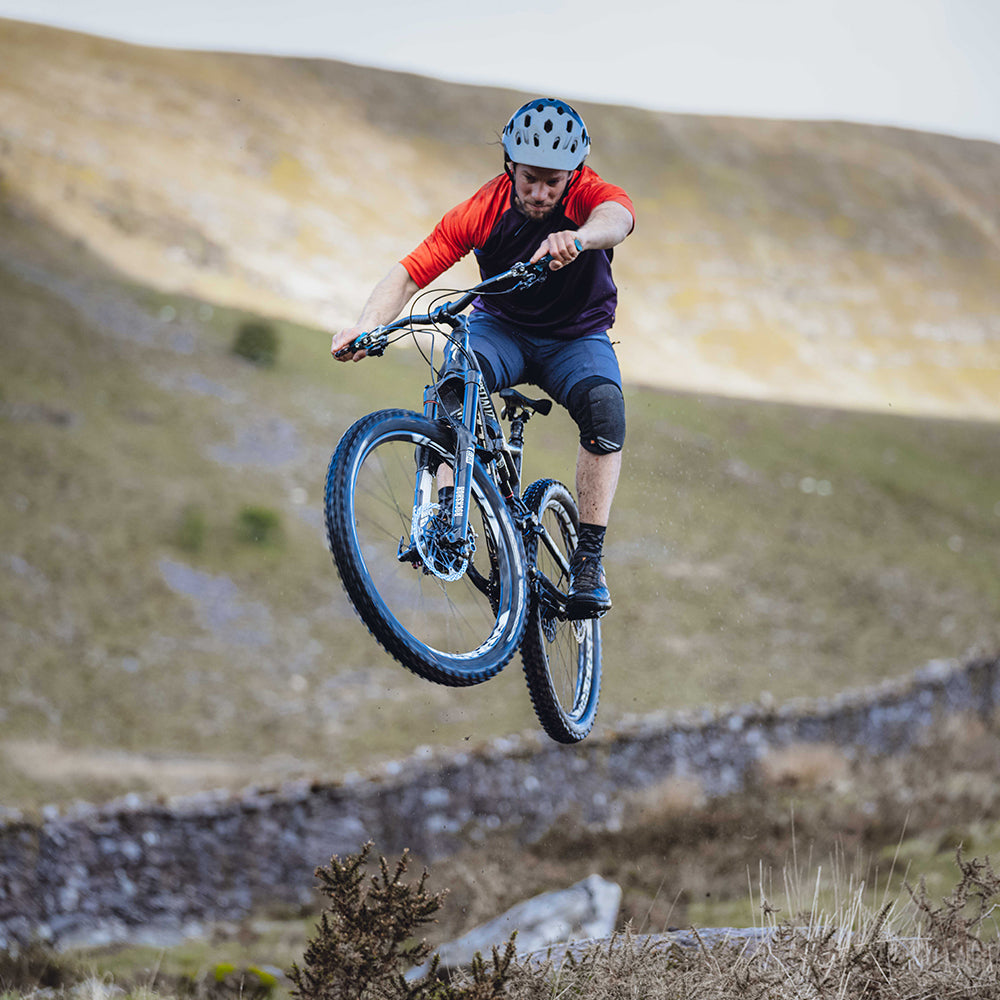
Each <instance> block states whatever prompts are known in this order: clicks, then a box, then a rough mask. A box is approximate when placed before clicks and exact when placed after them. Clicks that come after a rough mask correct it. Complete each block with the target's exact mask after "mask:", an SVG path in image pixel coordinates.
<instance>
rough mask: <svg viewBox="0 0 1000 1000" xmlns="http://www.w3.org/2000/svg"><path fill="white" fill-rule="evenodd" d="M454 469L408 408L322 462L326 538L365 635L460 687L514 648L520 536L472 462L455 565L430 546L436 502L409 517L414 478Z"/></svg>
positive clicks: (520, 596)
mask: <svg viewBox="0 0 1000 1000" xmlns="http://www.w3.org/2000/svg"><path fill="white" fill-rule="evenodd" d="M454 462H455V456H454V436H453V433H452V431H451V430H450V428H448V427H446V426H445V425H442V424H438V423H435V422H433V421H430V420H427V419H426V418H425V417H423V416H421V415H419V414H417V413H413V412H410V411H408V410H381V411H379V412H377V413H372V414H369V415H368V416H367V417H362V418H361V419H360V420H359V421H357V423H355V424H354V425H353V426H352V427H351V428H350V429H349V430H348V431H347V433H346V434H345V435H344V437H343V438H342V440H341V442H340V444H339V445H338V447H337V450H336V452H335V453H334V455H333V458H332V459H331V460H330V468H329V471H328V473H327V478H326V530H327V539H328V541H329V543H330V549H331V551H332V553H333V558H334V561H335V562H336V564H337V570H338V571H339V573H340V578H341V580H342V581H343V584H344V588H345V590H346V591H347V593H348V596H349V597H350V599H351V601H352V602H353V604H354V607H355V609H356V610H357V612H358V614H359V615H360V616H361V619H362V620H363V621H364V623H365V624H366V625H367V626H368V628H369V630H370V631H371V633H372V635H373V636H374V637H375V638H376V639H377V640H378V642H379V643H380V644H381V645H382V646H383V647H384V648H385V649H386V650H387V651H388V652H389V653H391V654H392V655H393V656H394V657H395V658H396V659H397V660H398V661H399V662H400V663H401V664H402V665H403V666H404V667H407V668H409V669H410V670H412V671H413V672H414V673H416V674H419V675H420V676H421V677H424V678H426V679H427V680H430V681H434V682H435V683H438V684H447V685H450V686H452V687H459V686H466V685H469V684H478V683H480V682H482V681H485V680H488V679H489V678H490V677H492V676H494V674H496V673H497V672H498V671H499V670H501V669H502V668H503V667H504V666H505V665H506V664H507V663H508V661H509V660H510V659H511V657H512V656H513V655H514V653H515V652H516V651H517V648H518V646H519V645H520V641H521V636H522V634H523V630H524V622H525V618H526V613H527V606H528V596H527V589H528V588H527V573H526V571H525V567H526V563H525V556H524V549H523V546H522V543H521V537H520V533H519V531H518V529H517V527H516V526H515V525H514V522H513V521H512V519H511V517H510V513H509V512H508V510H507V506H506V504H505V503H504V501H503V498H502V497H501V496H500V493H499V491H498V490H497V488H496V486H495V485H494V483H493V480H492V479H491V478H490V476H489V474H488V473H487V471H486V469H485V468H484V467H483V466H482V465H481V464H480V463H479V462H478V461H477V462H476V463H475V466H474V472H473V483H472V496H471V501H470V505H469V506H470V509H469V534H468V536H467V542H468V544H467V545H466V546H465V547H464V549H463V554H462V557H461V558H460V559H453V560H451V561H448V560H447V559H446V558H445V557H446V556H448V555H449V553H448V552H447V551H446V550H445V549H442V548H438V547H436V546H435V536H434V533H433V522H434V518H433V514H434V512H435V511H436V507H437V505H436V504H431V505H429V506H427V507H425V508H421V509H420V510H418V511H416V513H415V511H414V496H415V485H416V482H417V479H418V477H424V479H425V480H426V481H427V482H428V483H430V482H431V480H432V477H433V473H434V472H435V470H437V469H438V467H439V466H441V465H449V466H452V467H454ZM428 488H429V489H430V487H428Z"/></svg>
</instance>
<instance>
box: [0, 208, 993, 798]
mask: <svg viewBox="0 0 1000 1000" xmlns="http://www.w3.org/2000/svg"><path fill="white" fill-rule="evenodd" d="M248 315H249V316H250V318H252V314H245V313H240V312H236V311H233V310H229V309H226V308H224V307H221V306H219V305H217V304H212V303H208V302H204V301H200V300H196V299H190V298H185V297H180V296H165V295H163V294H161V293H157V292H153V291H151V290H149V289H146V288H144V287H143V286H141V285H136V284H133V283H130V282H128V281H126V280H125V279H124V278H123V277H122V276H121V275H120V274H117V273H115V272H114V271H110V270H109V269H108V268H107V267H106V265H105V264H103V263H102V262H101V261H99V260H97V259H96V258H94V257H92V256H91V255H89V254H88V253H87V251H86V250H84V249H82V248H81V246H80V245H79V243H78V242H75V241H73V240H71V239H68V238H66V237H65V236H64V235H63V234H61V233H59V232H58V231H57V230H55V229H52V228H50V227H48V226H46V225H44V224H43V223H41V222H40V221H39V220H37V219H35V218H32V217H30V216H26V215H24V214H23V212H21V211H19V210H15V209H14V208H12V207H11V206H9V205H8V206H6V207H0V328H2V329H3V331H4V334H3V335H4V366H3V373H2V377H0V432H2V433H0V466H2V467H3V469H4V476H3V477H2V479H0V507H2V509H3V511H4V516H3V518H0V607H2V608H3V616H2V618H0V643H2V669H0V721H2V723H3V729H2V736H0V754H2V757H3V761H4V766H3V767H0V803H2V804H3V805H6V806H14V805H31V804H32V803H36V804H37V803H38V802H45V801H52V800H70V799H74V798H77V797H81V796H82V797H85V798H97V799H101V798H105V797H108V796H111V795H115V794H121V793H122V792H124V791H128V790H137V791H146V792H150V793H157V794H165V795H169V794H173V793H177V792H184V791H191V790H193V789H197V788H201V787H205V786H206V785H208V786H212V787H215V786H228V787H241V786H242V785H245V784H247V783H251V782H254V783H273V782H276V781H281V780H283V779H286V778H292V777H313V776H316V777H322V778H323V779H336V778H339V777H343V776H344V775H346V774H348V773H350V772H351V771H354V770H364V769H367V768H368V767H370V766H372V765H373V764H376V763H377V762H379V761H385V760H392V759H394V758H398V757H399V756H401V755H405V754H409V753H412V752H413V751H414V750H415V749H416V748H418V747H420V746H422V745H426V744H430V745H444V746H451V747H456V746H458V747H463V746H477V745H479V744H480V743H482V741H484V740H487V739H489V738H491V737H494V736H502V735H505V734H509V733H512V732H514V733H516V732H520V731H523V730H532V731H536V730H537V726H536V723H535V721H534V718H533V715H532V713H531V708H530V704H529V701H528V696H527V692H526V690H525V687H524V683H523V681H522V679H521V677H520V671H519V667H518V666H517V664H516V663H514V664H511V666H510V667H508V668H507V670H505V671H504V673H503V674H501V675H500V677H498V678H497V679H495V680H493V681H490V682H489V683H488V684H486V685H483V686H480V687H476V688H472V689H467V690H453V689H445V688H439V687H435V686H434V685H431V684H428V683H426V682H424V681H421V680H419V679H417V678H415V677H413V676H411V675H409V674H407V673H406V672H405V671H403V670H402V669H401V668H399V667H398V666H397V665H395V664H394V663H393V662H392V661H390V660H388V659H387V658H386V657H385V656H383V655H382V654H381V653H380V651H379V649H378V648H377V647H376V646H375V644H374V643H373V642H372V640H371V639H370V637H369V636H368V634H367V632H366V631H365V630H364V629H363V628H362V627H361V625H360V623H359V622H358V621H357V620H356V619H355V618H354V616H353V614H352V613H351V610H350V608H349V607H348V605H347V603H346V601H345V600H344V598H343V596H342V593H341V589H340V585H339V582H338V581H337V578H336V575H335V573H334V571H333V568H332V566H331V564H330V558H329V555H328V554H327V551H326V546H325V541H324V539H323V536H322V529H321V517H322V515H321V497H322V484H323V476H324V472H325V468H326V463H327V461H328V459H329V455H330V452H331V451H332V449H333V447H334V445H335V443H336V441H337V439H338V438H339V436H340V434H341V433H342V432H343V430H344V429H345V428H346V427H347V426H348V424H349V423H350V422H351V421H352V420H354V419H355V418H356V417H357V416H358V415H359V414H361V413H363V412H365V411H366V410H368V409H371V408H374V407H378V406H384V405H392V404H398V403H400V402H403V403H404V404H406V403H407V402H412V404H416V403H417V402H418V400H419V394H420V390H421V386H422V385H423V384H424V373H423V370H422V369H421V367H420V364H419V363H418V361H417V359H416V358H415V357H413V356H412V355H411V352H406V351H400V352H397V353H395V354H389V355H387V356H386V357H385V358H384V359H381V360H379V361H372V362H368V363H366V365H370V366H371V367H365V368H361V367H359V366H335V365H333V363H332V362H330V361H329V360H324V353H325V350H326V337H325V335H324V334H323V332H322V331H317V330H314V329H312V328H309V327H303V326H297V325H294V324H291V323H281V324H279V325H278V330H279V333H280V336H281V338H282V340H281V351H280V353H279V357H278V363H277V365H276V367H275V368H273V369H262V368H258V367H255V366H253V365H251V364H249V363H248V362H246V361H244V360H243V359H241V358H239V357H235V356H233V355H232V354H231V353H230V345H231V344H232V341H233V339H234V334H235V331H236V329H237V327H238V326H239V324H240V323H241V322H242V321H243V320H244V319H245V318H247V317H248ZM365 372H370V373H371V374H370V376H366V375H365V374H364V373H365ZM628 406H629V412H630V419H631V421H632V431H631V434H632V438H631V440H632V444H631V445H630V449H629V452H628V464H627V473H626V475H625V477H624V478H623V483H622V486H621V488H620V493H619V498H618V501H617V503H616V511H615V522H614V530H613V533H612V537H611V539H610V540H609V545H608V559H607V563H608V571H609V575H610V579H611V581H612V586H613V588H614V592H615V600H616V608H615V611H614V612H613V613H612V615H610V616H609V618H608V619H607V620H606V622H605V625H604V639H605V675H604V684H603V695H602V708H601V712H600V715H599V723H598V729H597V732H598V733H600V732H604V733H608V732H612V731H613V730H614V727H615V726H616V724H617V723H618V722H619V720H622V719H623V718H624V717H626V716H628V715H634V714H643V713H647V712H651V711H671V710H675V709H678V708H684V707H694V706H702V705H706V704H713V703H714V704H720V703H733V702H741V701H750V700H755V699H758V698H761V697H765V698H771V699H777V700H784V699H787V698H791V697H795V696H799V695H802V696H811V695H833V694H836V693H837V692H839V691H841V690H843V689H844V688H846V687H851V686H854V685H859V684H868V683H871V682H872V681H874V680H878V679H880V678H883V677H890V676H900V675H902V674H906V673H909V672H910V671H911V670H913V669H914V668H915V667H918V666H920V665H922V664H923V663H925V662H926V661H927V660H929V659H931V658H935V657H951V656H956V655H961V654H962V653H963V652H964V651H965V650H966V649H968V648H969V647H970V646H972V645H973V644H975V643H982V644H983V645H986V646H989V648H993V649H995V648H996V643H997V640H998V636H997V634H996V625H995V611H996V608H997V606H998V604H1000V580H998V578H997V573H996V566H997V559H998V556H1000V551H998V540H997V539H998V532H997V523H998V518H1000V503H998V501H1000V462H998V458H997V450H996V447H995V437H996V427H995V425H994V424H985V423H971V422H961V421H941V420H933V419H929V418H919V419H918V418H910V417H899V416H888V415H871V414H864V413H850V412H843V411H834V410H823V409H805V408H801V407H795V406H788V405H786V404H777V403H761V402H740V401H735V400H726V399H722V398H718V397H707V396H692V395H685V394H678V393H667V392H664V391H662V390H651V389H643V388H640V387H631V388H629V391H628ZM567 424H568V418H566V417H565V416H564V415H561V414H560V415H553V416H551V417H548V418H546V419H545V420H544V421H534V422H533V423H532V424H531V426H530V427H529V440H528V453H527V461H528V466H527V472H526V475H527V478H528V479H532V478H535V477H537V476H539V475H541V474H547V475H556V476H558V477H559V478H562V479H563V480H565V481H572V460H573V455H572V453H571V452H572V450H571V449H567V448H566V438H567V436H568V434H569V431H570V428H569V427H568V426H567ZM248 508H249V509H250V510H251V512H254V511H256V512H263V515H262V516H263V519H264V520H265V521H266V520H268V519H273V520H274V521H275V522H276V524H277V530H276V531H275V532H274V533H273V535H272V537H268V538H265V539H264V540H263V541H262V542H258V541H254V538H253V536H252V535H251V534H249V533H248V530H247V521H246V518H247V516H248V514H247V509H248ZM250 516H258V515H254V514H252V513H251V515H250Z"/></svg>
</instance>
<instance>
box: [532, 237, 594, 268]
mask: <svg viewBox="0 0 1000 1000" xmlns="http://www.w3.org/2000/svg"><path fill="white" fill-rule="evenodd" d="M573 243H574V244H575V245H576V248H577V250H579V251H580V253H583V244H582V243H581V242H580V241H579V240H578V239H577V238H576V237H575V236H574V237H573ZM552 261H553V257H552V254H550V253H547V254H546V255H545V256H544V257H539V258H538V260H536V261H535V265H536V266H541V267H548V266H549V264H551V263H552Z"/></svg>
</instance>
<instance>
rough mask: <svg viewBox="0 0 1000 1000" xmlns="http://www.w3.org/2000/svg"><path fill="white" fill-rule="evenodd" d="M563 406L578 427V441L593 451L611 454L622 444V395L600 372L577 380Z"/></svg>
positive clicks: (619, 448)
mask: <svg viewBox="0 0 1000 1000" xmlns="http://www.w3.org/2000/svg"><path fill="white" fill-rule="evenodd" d="M566 408H567V409H568V410H569V413H570V416H571V417H572V418H573V419H574V420H575V421H576V425H577V427H579V428H580V444H581V445H582V446H583V447H584V449H586V450H587V451H589V452H591V453H593V454H594V455H610V454H611V453H612V452H615V451H621V450H622V447H623V446H624V444H625V399H624V397H623V396H622V391H621V389H619V388H618V386H617V385H615V383H614V382H611V381H609V380H608V379H606V378H603V377H602V376H599V375H594V376H591V377H590V378H585V379H584V380H583V381H582V382H577V384H576V385H575V386H573V388H572V389H570V391H569V398H568V399H567V401H566Z"/></svg>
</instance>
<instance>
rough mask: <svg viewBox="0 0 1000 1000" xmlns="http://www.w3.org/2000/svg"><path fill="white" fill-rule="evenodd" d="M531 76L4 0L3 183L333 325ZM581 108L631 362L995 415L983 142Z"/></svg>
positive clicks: (120, 252) (634, 372)
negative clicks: (81, 20)
mask: <svg viewBox="0 0 1000 1000" xmlns="http://www.w3.org/2000/svg"><path fill="white" fill-rule="evenodd" d="M523 96H524V95H519V94H514V93H510V92H505V91H500V90H490V89H481V88H472V87H463V86H458V85H454V84H446V83H442V82H439V81H434V80H430V79H425V78H420V77H415V76H410V75H404V74H393V73H387V72H384V71H375V70H369V69H364V68H360V67H355V66H350V65H345V64H340V63H335V62H322V61H315V60H300V59H283V58H267V57H254V56H244V55H219V54H211V53H189V52H178V51H163V50H154V49H147V48H139V47H134V46H129V45H125V44H121V43H115V42H111V41H106V40H102V39H97V38H92V37H87V36H83V35H78V34H72V33H68V32H62V31H58V30H55V29H51V28H43V27H38V26H31V25H27V24H22V23H18V22H12V21H0V181H2V184H3V190H4V191H5V192H6V197H7V198H8V199H11V200H13V201H14V202H16V203H18V204H24V205H27V206H30V207H31V209H32V210H33V211H35V212H36V213H39V214H40V215H42V216H43V217H44V218H46V219H48V220H49V221H51V222H53V223H56V224H57V225H58V226H59V227H60V228H62V229H64V230H65V231H66V232H67V233H68V234H69V235H71V236H72V237H74V238H77V239H79V240H81V241H82V242H83V243H84V244H85V245H87V246H88V247H90V248H91V249H93V250H95V251H96V252H97V253H98V254H99V256H100V257H101V258H102V259H103V260H104V261H105V262H107V263H109V264H112V265H114V266H115V267H117V268H120V269H121V270H123V271H124V272H125V273H127V274H128V275H130V276H131V277H132V278H133V279H136V280H139V281H142V282H149V283H153V284H155V285H156V287H158V288H159V289H161V290H163V291H174V292H184V293H188V294H192V295H194V296H197V297H201V298H204V299H206V300H208V301H212V302H217V303H225V304H229V305H234V306H243V307H250V308H254V309H257V310H259V311H263V312H265V313H271V314H275V315H281V316H287V317H290V318H296V319H299V320H303V321H306V322H308V323H311V324H314V325H315V324H319V325H323V326H328V327H329V326H337V325H339V324H342V323H345V322H347V321H348V320H353V318H354V317H355V315H356V313H357V311H358V309H359V307H360V303H361V301H363V299H364V296H365V295H366V293H367V290H368V288H369V287H370V285H371V284H372V283H373V282H374V281H375V280H377V278H379V277H380V276H381V275H382V274H383V273H384V271H385V270H386V269H387V267H388V265H389V263H391V262H392V261H393V260H395V259H398V257H399V256H401V255H402V254H404V253H405V252H407V251H408V250H409V249H410V248H411V247H412V246H413V245H414V244H415V243H416V242H417V241H418V240H419V239H420V238H421V237H422V236H423V235H424V233H425V232H426V231H427V230H428V229H429V227H430V226H431V225H432V224H433V222H434V221H436V219H437V218H438V216H439V215H440V214H441V212H443V211H444V210H445V209H446V208H448V207H450V205H452V204H453V203H454V202H455V201H457V200H459V199H460V198H462V197H465V196H466V195H467V194H468V193H471V191H472V190H473V189H474V187H475V186H477V185H478V184H479V183H481V182H482V181H483V180H485V179H486V178H487V177H489V176H491V175H492V174H493V173H495V172H496V170H497V169H498V164H499V155H498V149H497V146H496V143H497V133H498V130H499V128H500V127H501V125H502V123H503V122H504V121H505V120H506V117H507V116H508V115H509V114H510V112H511V110H512V109H513V108H514V107H516V106H517V104H518V103H519V102H520V101H521V99H522V98H523ZM567 96H569V97H572V93H568V94H567ZM580 110H581V111H582V112H583V114H584V116H585V117H586V119H587V122H588V124H589V125H590V128H591V131H592V133H593V134H594V136H595V151H594V154H593V158H592V163H593V165H594V166H595V167H596V168H597V169H598V170H599V171H601V172H603V173H604V174H605V175H606V176H608V177H610V178H612V179H614V180H616V181H619V182H620V183H622V184H623V185H624V186H625V187H626V188H627V189H628V190H629V191H630V192H631V193H632V195H633V196H634V198H635V200H636V204H637V210H638V216H639V224H638V228H637V230H636V232H635V234H634V236H633V237H632V238H631V239H630V240H629V242H628V243H627V244H626V246H625V247H623V248H622V250H621V251H620V253H619V254H618V257H617V265H616V267H617V274H618V278H619V284H620V285H621V288H622V292H623V295H622V300H623V305H622V309H621V313H620V319H619V323H618V326H617V327H616V336H617V338H618V339H619V340H620V341H621V347H620V353H621V358H622V363H623V367H624V369H625V372H626V375H627V377H628V378H629V379H630V380H631V381H633V382H634V383H637V384H645V385H653V386H659V387H667V388H673V389H682V390H687V391H704V392H711V393H723V394H727V395H739V396H748V397H754V398H763V399H777V400H786V401H797V402H803V403H811V404H820V405H832V406H837V407H852V408H855V407H856V408H866V409H871V410H874V411H879V412H887V411H889V410H890V409H891V410H892V411H893V412H897V413H898V412H907V413H928V414H940V415H949V416H971V417H978V418H986V419H996V417H997V416H998V415H1000V146H997V145H995V144H991V143H985V142H973V141H967V140H960V139H953V138H948V137H944V136H937V135H928V134H921V133H916V132H906V131H901V130H894V129H886V128H875V127H869V126H860V125H850V124H844V123H801V122H779V121H757V120H753V121H752V120H740V119H723V118H706V117H697V116H680V115H668V114H654V113H650V112H644V111H638V110H631V109H623V108H615V107H609V106H600V105H591V104H586V103H581V104H580ZM461 273H462V275H464V276H466V277H467V276H469V275H470V274H471V271H470V270H469V269H468V268H466V269H464V270H463V271H462V272H461ZM459 280H463V279H461V278H460V279H459Z"/></svg>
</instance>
